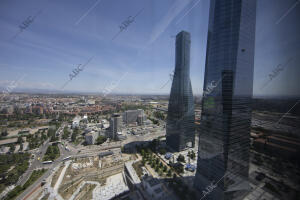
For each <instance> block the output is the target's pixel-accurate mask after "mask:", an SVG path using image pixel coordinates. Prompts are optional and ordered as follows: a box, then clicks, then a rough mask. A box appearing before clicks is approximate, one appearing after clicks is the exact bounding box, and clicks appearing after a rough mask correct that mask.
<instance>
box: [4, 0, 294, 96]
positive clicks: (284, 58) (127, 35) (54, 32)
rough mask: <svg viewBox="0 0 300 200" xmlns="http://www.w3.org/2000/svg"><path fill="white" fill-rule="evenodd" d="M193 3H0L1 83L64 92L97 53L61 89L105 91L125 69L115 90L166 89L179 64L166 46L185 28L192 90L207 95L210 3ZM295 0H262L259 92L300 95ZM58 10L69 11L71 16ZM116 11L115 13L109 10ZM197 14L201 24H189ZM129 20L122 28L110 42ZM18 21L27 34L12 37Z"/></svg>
mask: <svg viewBox="0 0 300 200" xmlns="http://www.w3.org/2000/svg"><path fill="white" fill-rule="evenodd" d="M196 2H197V1H175V2H173V1H165V2H160V4H153V5H152V4H150V3H143V2H140V1H130V2H129V3H128V4H127V3H123V2H120V4H121V5H122V6H114V5H113V4H112V3H110V2H108V1H104V0H103V1H99V2H98V1H92V0H90V1H87V2H85V3H78V4H70V3H68V2H57V3H56V4H54V3H52V2H51V1H34V0H32V1H30V2H29V3H28V4H25V3H20V2H18V3H17V2H12V1H2V2H1V4H2V6H1V8H0V10H1V15H0V16H1V20H0V23H1V25H2V27H3V32H2V35H1V36H2V37H1V39H0V48H1V50H2V52H3V54H2V55H1V57H0V59H1V63H0V68H1V71H2V73H1V76H0V78H1V82H0V87H1V88H5V87H7V85H9V84H10V83H11V82H12V81H16V80H19V79H20V77H23V76H24V75H26V76H25V78H24V79H22V80H20V84H19V85H18V87H16V88H15V89H14V90H13V91H12V92H14V91H16V92H17V91H40V90H44V91H46V92H45V93H47V91H48V90H49V91H61V90H60V88H61V86H62V85H63V84H64V83H65V82H66V81H68V80H69V75H70V74H71V73H72V71H73V70H74V69H76V67H77V66H78V65H80V64H82V65H83V64H84V63H86V62H87V60H88V59H89V58H90V57H92V56H95V57H94V58H93V60H91V62H90V63H89V64H88V65H87V66H86V67H85V68H84V70H83V71H81V72H80V73H79V74H78V75H77V76H76V77H75V78H73V80H72V81H70V83H68V85H67V86H66V88H64V90H62V92H93V93H97V94H100V95H101V94H102V93H103V90H104V89H105V88H106V87H107V86H108V85H110V84H111V83H112V82H118V80H119V79H121V77H123V75H124V74H126V76H124V77H123V79H122V80H121V81H120V84H118V85H117V86H116V87H115V88H114V89H113V90H112V91H111V93H123V94H132V93H135V94H168V92H169V91H170V87H171V85H170V83H168V84H167V85H166V86H165V87H163V88H162V86H163V85H164V83H165V82H166V81H167V80H168V79H169V74H170V73H171V72H172V66H173V65H174V61H173V60H172V57H173V56H174V52H172V51H169V50H168V49H172V48H174V38H173V37H172V36H174V35H175V34H176V33H177V32H179V31H180V30H187V31H188V32H190V33H191V34H192V39H193V41H194V42H193V44H194V45H193V47H192V49H191V57H192V58H193V59H192V60H193V61H192V63H191V81H192V84H193V86H194V87H193V92H194V94H195V95H199V94H202V88H203V77H204V60H205V51H206V37H207V31H206V27H207V21H208V1H206V0H203V1H200V2H199V3H198V4H197V5H196V6H195V7H194V8H193V9H191V8H192V7H193V5H195V3H196ZM293 4H294V2H293V1H292V0H291V1H285V2H283V1H278V6H275V4H274V5H273V4H272V3H271V2H269V1H265V2H259V3H258V17H257V18H258V23H257V28H256V30H257V31H256V32H257V40H256V53H257V56H256V59H255V69H254V95H257V96H260V95H266V96H268V95H279V96H280V95H282V96H283V95H296V94H297V91H299V85H300V84H298V83H299V80H298V79H297V77H296V74H298V72H299V68H296V65H297V62H299V56H298V54H299V51H298V50H297V47H298V45H299V42H298V41H299V34H298V33H299V28H298V27H297V26H295V25H294V24H295V22H296V20H297V18H298V15H299V14H298V13H299V12H298V11H299V5H296V6H295V7H294V8H293V9H292V10H289V8H291V7H292V6H293ZM32 5H34V6H32ZM276 5H277V4H276ZM61 8H68V13H65V12H64V9H61ZM157 8H159V9H157ZM152 9H155V10H156V12H155V13H153V12H152ZM190 9H191V10H190ZM8 11H9V12H8ZM40 11H41V12H40ZM112 11H116V12H113V13H114V14H113V15H112V14H111V13H112ZM188 11H189V12H188ZM197 11H198V12H197ZM287 11H289V12H288V13H287ZM137 14H138V15H137ZM135 15H137V16H136V17H135V18H133V17H134V16H135ZM130 16H131V18H130ZM194 19H197V24H198V25H197V26H195V25H194V23H190V22H189V21H194ZM279 19H280V20H279ZM126 21H127V24H126V23H125V24H126V26H122V32H121V33H120V34H119V35H118V36H117V37H116V38H115V39H114V40H113V41H111V39H112V37H113V35H115V34H116V33H118V31H119V26H121V25H122V24H124V23H123V22H126ZM129 22H130V23H129ZM22 24H25V25H26V26H25V25H22ZM20 26H21V27H22V32H21V33H20V34H18V35H17V37H16V38H14V40H13V41H10V39H11V38H12V37H14V35H15V34H16V33H18V31H19V27H20ZM107 27H110V28H107ZM266 29H267V30H268V31H266ZM283 30H285V31H286V33H283ZM292 30H293V31H292ZM272 31H273V32H272ZM287 35H288V37H286V36H287ZM282 39H283V40H282ZM281 40H282V41H281ZM276 41H280V42H276ZM291 58H292V60H291V62H289V64H288V65H287V66H285V67H284V70H282V71H281V72H280V73H279V74H278V75H277V76H276V77H275V78H273V80H272V82H271V83H269V84H268V85H267V86H266V87H264V88H263V89H261V88H262V86H263V84H264V82H266V80H268V79H269V75H270V73H272V71H273V70H274V69H276V67H277V66H278V65H284V64H285V63H287V62H288V61H289V60H290V59H291ZM49 74H51V76H49ZM141 83H142V84H141ZM161 88H162V89H161ZM145 91H147V92H146V93H145Z"/></svg>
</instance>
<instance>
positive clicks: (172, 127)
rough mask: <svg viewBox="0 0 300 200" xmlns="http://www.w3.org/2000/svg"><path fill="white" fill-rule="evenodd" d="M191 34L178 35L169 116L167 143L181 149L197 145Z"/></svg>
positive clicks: (175, 148) (181, 33) (182, 33)
mask: <svg viewBox="0 0 300 200" xmlns="http://www.w3.org/2000/svg"><path fill="white" fill-rule="evenodd" d="M190 47H191V36H190V34H189V33H188V32H185V31H182V32H180V33H178V34H177V36H176V52H175V57H176V58H175V72H174V76H173V83H172V88H171V93H170V99H169V106H168V116H167V127H166V132H167V137H166V139H167V145H168V146H169V147H170V148H171V149H173V150H174V151H181V150H183V149H186V148H188V147H194V145H195V112H194V101H193V91H192V85H191V80H190Z"/></svg>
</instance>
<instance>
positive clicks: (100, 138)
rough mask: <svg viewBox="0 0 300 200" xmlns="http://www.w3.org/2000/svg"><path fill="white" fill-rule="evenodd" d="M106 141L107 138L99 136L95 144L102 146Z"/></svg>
mask: <svg viewBox="0 0 300 200" xmlns="http://www.w3.org/2000/svg"><path fill="white" fill-rule="evenodd" d="M106 140H107V138H106V137H105V136H102V135H100V136H99V137H98V138H97V140H96V143H97V144H98V145H100V144H103V143H104V142H105V141H106Z"/></svg>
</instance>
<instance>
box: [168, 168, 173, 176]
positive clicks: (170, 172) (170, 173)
mask: <svg viewBox="0 0 300 200" xmlns="http://www.w3.org/2000/svg"><path fill="white" fill-rule="evenodd" d="M167 176H169V177H170V176H172V171H171V169H169V171H168V173H167Z"/></svg>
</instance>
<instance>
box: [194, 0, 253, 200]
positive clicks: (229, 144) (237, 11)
mask: <svg viewBox="0 0 300 200" xmlns="http://www.w3.org/2000/svg"><path fill="white" fill-rule="evenodd" d="M255 20H256V0H211V1H210V13H209V27H208V39H207V51H206V63H205V77H204V92H203V94H204V95H203V99H202V100H203V101H202V116H201V125H200V136H199V150H198V163H197V172H196V177H195V182H194V184H195V187H196V188H198V189H199V190H200V192H202V198H203V197H204V196H205V199H216V200H219V199H242V198H243V196H244V195H245V194H246V193H247V191H249V189H250V188H249V182H248V170H249V148H250V125H251V99H252V90H253V88H252V87H253V69H254V44H255ZM208 88H209V89H208ZM211 184H214V185H215V186H216V187H215V188H214V189H213V190H212V191H209V192H207V187H208V186H210V185H211ZM203 199H204V198H203Z"/></svg>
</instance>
